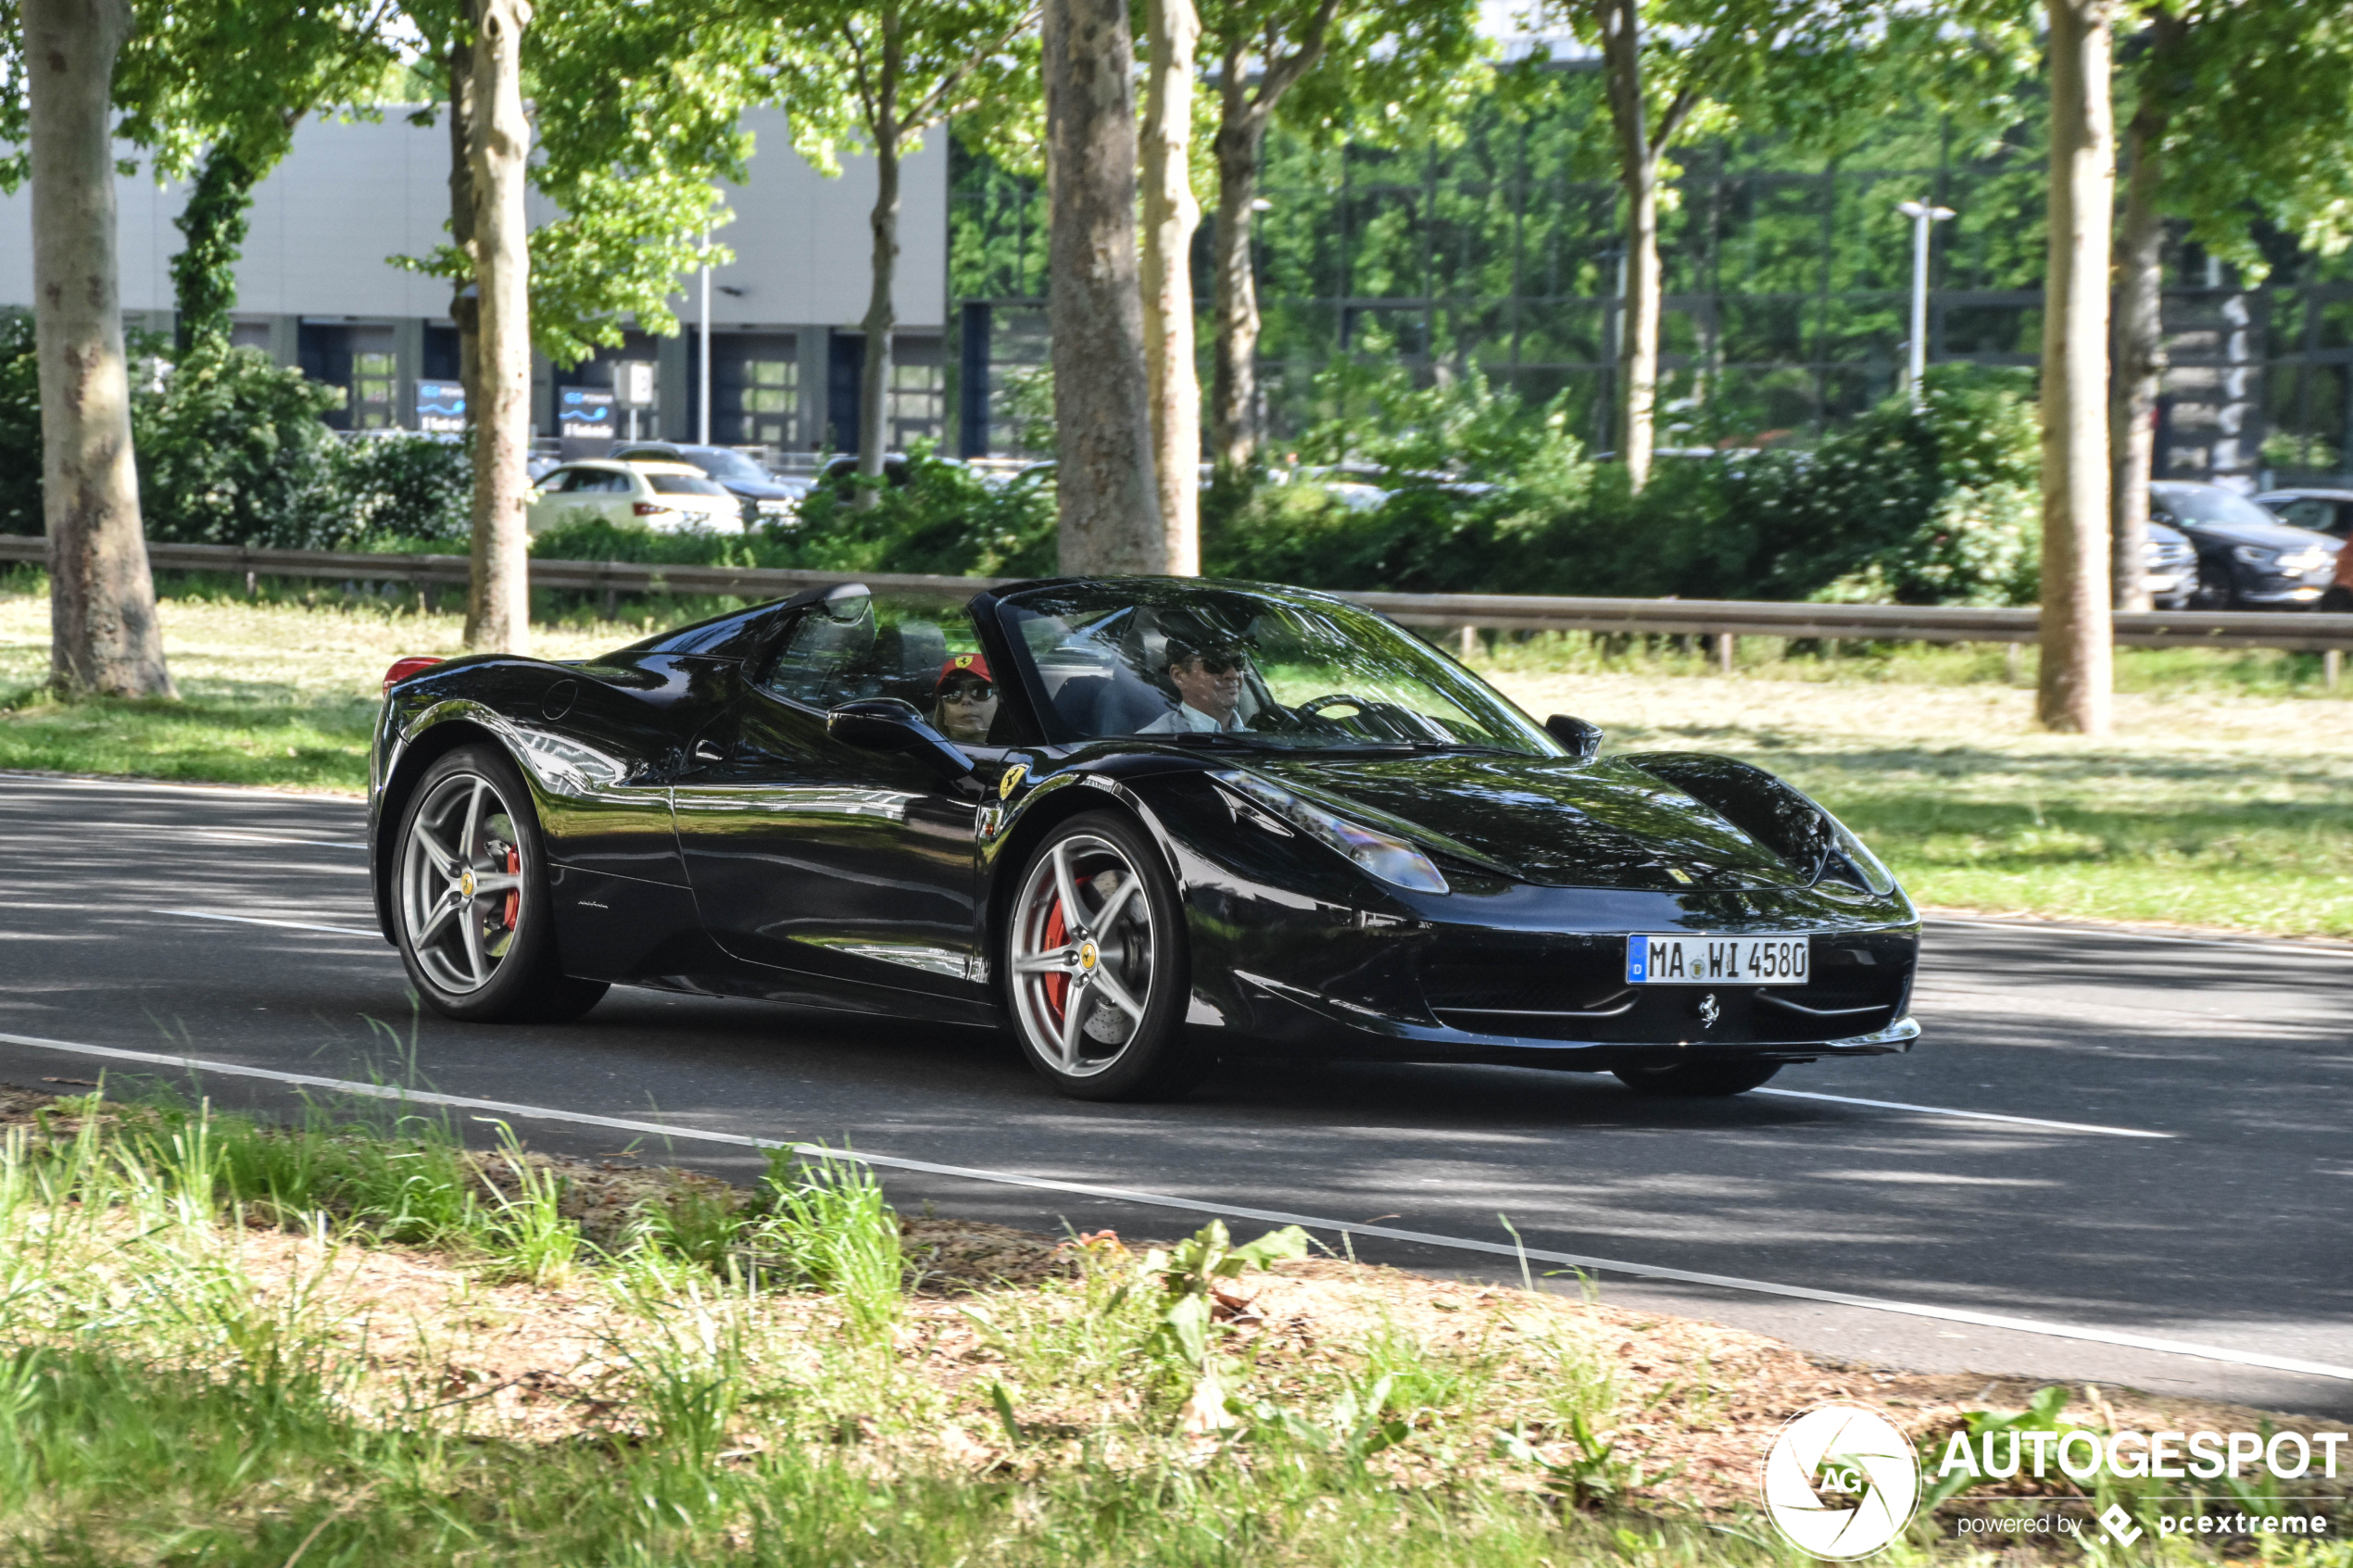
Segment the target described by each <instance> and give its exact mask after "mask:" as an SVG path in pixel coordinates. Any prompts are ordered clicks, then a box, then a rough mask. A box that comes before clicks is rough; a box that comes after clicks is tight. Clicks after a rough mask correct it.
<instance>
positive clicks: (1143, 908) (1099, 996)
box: [997, 811, 1211, 1100]
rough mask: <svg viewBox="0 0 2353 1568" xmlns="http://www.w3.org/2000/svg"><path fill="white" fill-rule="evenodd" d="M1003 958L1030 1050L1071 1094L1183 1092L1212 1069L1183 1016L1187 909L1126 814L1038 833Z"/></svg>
mask: <svg viewBox="0 0 2353 1568" xmlns="http://www.w3.org/2000/svg"><path fill="white" fill-rule="evenodd" d="M1058 862H1059V863H1058ZM1106 873H1116V874H1115V875H1114V878H1113V880H1112V881H1111V882H1110V883H1109V884H1106V883H1105V881H1104V878H1105V874H1106ZM1131 874H1132V876H1133V880H1134V885H1133V887H1132V888H1131V887H1129V885H1128V878H1129V876H1130V875H1131ZM1065 895H1067V897H1068V898H1069V899H1075V900H1076V902H1077V904H1078V906H1079V909H1080V911H1081V913H1080V915H1079V917H1078V918H1077V919H1076V920H1072V919H1069V918H1067V917H1066V912H1065V910H1066V900H1065ZM1090 903H1091V910H1090V908H1089V906H1090ZM1106 917H1107V918H1106ZM997 960H998V961H997V972H998V973H999V975H1000V977H1001V979H1002V984H1003V985H1004V996H1005V1010H1006V1012H1007V1013H1008V1015H1010V1016H1011V1018H1012V1019H1013V1035H1014V1038H1015V1039H1017V1040H1018V1041H1019V1042H1020V1043H1021V1050H1022V1055H1023V1056H1024V1057H1026V1058H1027V1059H1028V1061H1029V1065H1030V1066H1031V1067H1032V1068H1033V1069H1034V1070H1036V1072H1037V1073H1038V1076H1039V1077H1041V1078H1043V1079H1045V1080H1046V1082H1048V1083H1049V1084H1051V1085H1053V1086H1054V1087H1055V1088H1056V1089H1058V1090H1060V1091H1061V1092H1062V1093H1063V1094H1066V1095H1069V1096H1071V1097H1072V1098H1076V1099H1093V1100H1122V1099H1126V1100H1135V1099H1166V1098H1175V1097H1176V1096H1178V1095H1181V1094H1183V1093H1185V1092H1186V1091H1187V1090H1188V1089H1190V1088H1191V1087H1192V1086H1193V1085H1195V1084H1197V1083H1199V1082H1200V1081H1201V1079H1202V1074H1203V1073H1207V1072H1208V1070H1209V1068H1210V1065H1211V1061H1210V1059H1209V1058H1208V1056H1207V1055H1206V1054H1204V1053H1203V1052H1202V1051H1201V1050H1200V1048H1199V1047H1197V1046H1196V1045H1195V1044H1194V1042H1193V1041H1192V1040H1191V1038H1190V1037H1189V1032H1188V1030H1187V1028H1186V1025H1185V1014H1186V1010H1187V1004H1188V1002H1189V998H1190V994H1191V964H1190V961H1189V949H1188V947H1187V944H1186V940H1185V917H1184V909H1183V907H1182V906H1181V905H1180V904H1179V903H1178V902H1177V899H1176V884H1175V883H1174V882H1173V881H1172V880H1171V879H1170V877H1169V874H1168V869H1167V866H1166V865H1165V864H1164V862H1163V859H1162V858H1161V853H1160V848H1159V847H1158V846H1157V845H1155V844H1154V843H1153V842H1152V841H1151V838H1150V837H1148V836H1147V835H1146V834H1145V833H1144V831H1143V830H1142V829H1141V828H1139V826H1137V825H1136V823H1135V822H1134V821H1133V820H1132V819H1130V818H1129V817H1127V816H1126V815H1125V814H1123V813H1121V812H1117V811H1088V812H1086V813H1084V814H1082V815H1079V816H1076V817H1073V818H1071V819H1070V820H1069V821H1067V822H1062V823H1060V824H1058V825H1057V826H1056V827H1055V828H1054V829H1053V830H1052V831H1051V832H1050V833H1049V834H1047V835H1046V837H1045V838H1044V839H1043V840H1042V841H1040V843H1039V844H1038V847H1037V848H1036V849H1035V850H1033V851H1032V852H1031V854H1030V856H1029V859H1028V860H1027V861H1026V862H1025V863H1024V864H1023V866H1022V869H1021V872H1020V875H1019V876H1018V877H1017V878H1016V879H1015V881H1014V883H1013V900H1012V902H1011V903H1010V904H1009V905H1008V906H1007V908H1006V911H1005V921H1004V935H1003V938H1002V940H1001V941H1000V943H999V945H998V952H997ZM1057 983H1059V985H1057Z"/></svg>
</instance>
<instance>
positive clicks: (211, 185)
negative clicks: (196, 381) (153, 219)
mask: <svg viewBox="0 0 2353 1568" xmlns="http://www.w3.org/2000/svg"><path fill="white" fill-rule="evenodd" d="M254 182H255V174H254V168H253V165H252V163H251V162H250V161H249V160H248V159H247V158H246V157H245V155H244V153H243V152H242V150H241V149H240V148H239V147H238V146H237V144H235V143H234V142H231V141H221V142H218V143H215V144H213V147H212V150H211V151H210V152H208V153H207V154H206V155H205V160H204V168H203V169H199V170H198V171H197V173H196V182H195V187H194V188H193V189H191V190H190V191H189V193H188V205H187V206H186V207H183V208H182V209H181V213H180V216H179V217H177V218H175V219H173V220H171V222H172V226H173V227H174V228H177V229H178V230H179V231H180V232H181V235H182V237H183V238H184V239H185V241H186V242H187V243H186V244H185V245H182V247H181V250H180V254H179V255H177V256H175V257H172V258H171V295H172V305H173V307H175V310H176V312H177V316H178V320H176V321H175V323H174V324H173V328H172V341H173V344H174V345H175V346H176V347H177V348H178V350H179V352H180V353H182V354H183V355H184V354H186V353H187V352H188V351H189V350H190V349H192V348H194V347H195V345H197V344H198V343H199V342H202V343H208V344H211V345H214V346H216V347H226V346H227V345H228V342H229V312H230V311H231V310H233V309H234V308H235V307H236V304H237V257H238V256H239V255H240V254H242V253H243V251H244V250H245V225H246V215H247V214H248V213H250V212H251V211H252V210H253V187H254Z"/></svg>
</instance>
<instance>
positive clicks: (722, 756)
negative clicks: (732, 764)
mask: <svg viewBox="0 0 2353 1568" xmlns="http://www.w3.org/2000/svg"><path fill="white" fill-rule="evenodd" d="M695 760H696V761H698V762H724V761H725V760H727V754H726V753H725V752H724V751H722V750H720V749H719V747H718V746H714V745H712V744H711V742H710V741H707V740H698V741H697V742H695Z"/></svg>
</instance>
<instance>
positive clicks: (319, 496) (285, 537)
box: [132, 336, 351, 549]
mask: <svg viewBox="0 0 2353 1568" xmlns="http://www.w3.org/2000/svg"><path fill="white" fill-rule="evenodd" d="M156 346H159V345H156ZM150 363H153V364H154V365H155V366H156V375H157V380H158V381H160V383H161V384H160V386H159V387H156V386H155V385H154V383H149V388H148V389H145V390H143V391H142V392H141V393H140V394H136V395H134V396H133V398H132V445H133V448H134V450H135V451H136V453H137V455H138V460H139V499H140V514H141V516H142V517H143V518H145V521H146V525H147V537H149V538H150V539H158V540H172V541H176V542H178V543H182V544H195V545H268V546H279V547H282V548H311V549H322V548H326V547H328V546H332V545H333V544H335V543H336V542H338V541H340V540H343V539H346V538H348V537H349V536H350V533H351V530H350V528H349V526H348V516H347V513H346V510H345V508H344V506H343V495H342V494H341V485H340V484H339V483H338V482H337V481H338V477H339V476H338V473H337V467H338V461H337V458H338V455H337V453H336V452H335V445H336V438H335V434H334V433H333V431H330V430H329V429H328V428H327V427H326V426H325V425H323V424H321V423H320V421H319V416H320V415H321V413H323V412H325V410H326V409H327V408H329V407H330V404H331V396H332V395H331V394H330V393H329V391H328V390H327V389H326V388H325V387H322V386H320V385H319V384H317V383H314V382H311V381H308V380H306V379H305V378H304V376H303V374H302V372H301V371H300V370H291V369H281V368H280V367H279V366H277V365H276V364H273V363H272V362H271V358H270V356H268V355H267V354H264V353H262V352H261V351H260V350H259V349H255V348H233V347H231V346H229V345H228V344H227V343H226V342H225V341H223V340H222V339H221V338H220V337H219V336H207V337H203V338H200V339H198V340H197V342H196V343H195V346H194V347H193V348H192V349H191V351H190V352H189V354H188V356H187V357H186V358H183V359H182V360H181V361H180V362H179V363H177V364H174V365H165V364H163V363H162V362H161V361H159V360H151V361H150Z"/></svg>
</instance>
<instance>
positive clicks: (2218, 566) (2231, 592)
mask: <svg viewBox="0 0 2353 1568" xmlns="http://www.w3.org/2000/svg"><path fill="white" fill-rule="evenodd" d="M2190 603H2192V604H2193V605H2195V606H2196V607H2197V608H2200V609H2236V608H2239V587H2238V578H2237V576H2236V574H2235V573H2233V571H2231V563H2230V562H2228V561H2226V560H2223V559H2221V558H2219V557H2212V556H2200V557H2199V558H2198V562H2197V588H2196V591H2195V592H2194V593H2192V594H2191V595H2190Z"/></svg>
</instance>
